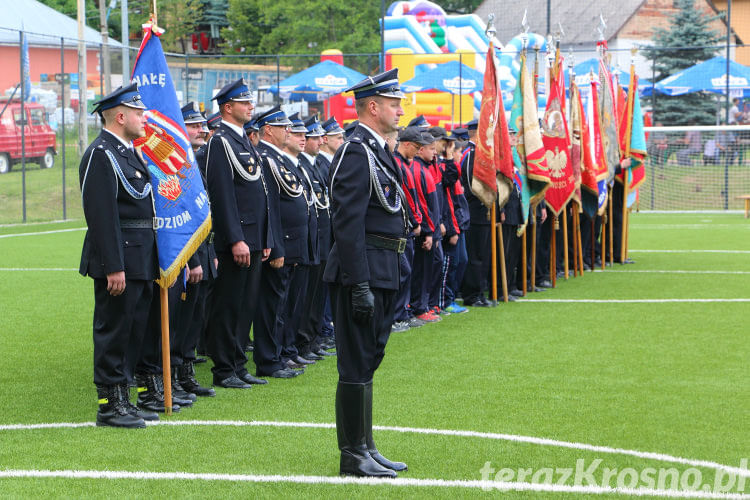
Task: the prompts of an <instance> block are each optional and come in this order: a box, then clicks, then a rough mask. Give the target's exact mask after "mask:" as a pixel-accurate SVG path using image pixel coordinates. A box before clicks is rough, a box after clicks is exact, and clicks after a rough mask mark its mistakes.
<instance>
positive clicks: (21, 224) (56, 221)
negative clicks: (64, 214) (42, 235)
mask: <svg viewBox="0 0 750 500" xmlns="http://www.w3.org/2000/svg"><path fill="white" fill-rule="evenodd" d="M77 220H79V219H65V220H63V219H58V220H48V221H40V222H14V223H11V224H0V227H18V226H41V225H42V224H62V223H64V222H76V221H77Z"/></svg>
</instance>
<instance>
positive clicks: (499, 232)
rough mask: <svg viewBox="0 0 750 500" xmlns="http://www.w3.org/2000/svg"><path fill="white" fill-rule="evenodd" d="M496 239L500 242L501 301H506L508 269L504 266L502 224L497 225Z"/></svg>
mask: <svg viewBox="0 0 750 500" xmlns="http://www.w3.org/2000/svg"><path fill="white" fill-rule="evenodd" d="M496 230H497V240H498V242H499V243H500V278H501V279H502V280H503V302H505V303H506V304H507V303H508V274H507V273H508V270H507V269H506V268H505V243H504V242H503V225H502V224H498V225H497V228H496Z"/></svg>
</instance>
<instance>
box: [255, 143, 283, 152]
mask: <svg viewBox="0 0 750 500" xmlns="http://www.w3.org/2000/svg"><path fill="white" fill-rule="evenodd" d="M260 142H262V143H263V144H265V145H266V146H268V147H269V148H271V149H273V150H274V151H276V152H277V153H278V154H280V155H283V154H284V152H283V151H282V150H280V149H279V148H277V147H276V146H275V145H274V144H271V143H270V142H268V141H264V140H261V141H260Z"/></svg>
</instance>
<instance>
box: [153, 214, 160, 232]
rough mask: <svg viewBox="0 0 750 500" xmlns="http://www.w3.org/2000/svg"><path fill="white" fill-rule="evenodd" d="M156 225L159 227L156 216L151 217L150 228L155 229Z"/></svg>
mask: <svg viewBox="0 0 750 500" xmlns="http://www.w3.org/2000/svg"><path fill="white" fill-rule="evenodd" d="M158 227H159V224H158V222H157V218H156V217H151V229H153V230H154V231H156V230H157V229H158Z"/></svg>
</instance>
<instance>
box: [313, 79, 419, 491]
mask: <svg viewBox="0 0 750 500" xmlns="http://www.w3.org/2000/svg"><path fill="white" fill-rule="evenodd" d="M349 90H350V91H353V92H354V98H355V100H356V103H355V107H356V110H357V115H358V118H359V124H358V125H357V127H356V128H355V129H354V130H353V131H352V134H351V135H350V136H349V138H348V141H347V142H345V143H344V145H343V146H341V148H340V149H339V150H338V151H337V152H336V155H335V156H334V158H333V162H332V163H331V179H330V185H331V209H332V212H331V224H332V227H333V235H334V244H333V247H332V249H331V253H330V255H329V257H328V262H327V264H326V269H325V272H324V276H323V279H324V280H325V281H327V282H329V283H331V302H332V305H333V318H334V322H335V323H336V351H337V354H338V372H339V382H338V387H337V389H336V431H337V436H338V445H339V450H340V451H341V459H340V473H341V474H348V475H357V476H379V477H395V476H396V471H397V470H405V469H406V464H404V463H401V462H391V461H390V460H388V459H386V458H385V457H383V456H382V455H381V454H380V453H379V452H378V450H377V448H376V447H375V443H374V442H373V438H372V378H373V375H374V374H375V370H377V368H378V366H379V365H380V362H381V361H382V359H383V356H384V354H385V345H386V343H387V342H388V337H389V335H390V332H391V324H392V323H393V313H394V308H395V302H396V300H395V299H396V294H397V292H398V288H399V277H400V276H399V275H400V272H399V254H400V253H403V251H404V248H405V246H406V234H407V232H408V231H409V230H410V229H409V223H408V215H407V212H406V210H407V207H406V201H405V197H404V195H403V194H402V191H401V184H402V181H401V172H400V170H399V168H398V166H397V165H396V162H395V161H394V160H393V155H392V154H391V152H390V151H389V150H388V149H386V143H385V136H386V135H387V134H389V133H392V132H394V131H396V130H397V127H398V121H399V118H400V117H401V116H403V113H404V111H403V109H402V107H401V99H402V98H403V97H404V94H403V93H402V92H401V90H400V88H399V84H398V69H393V70H390V71H387V72H385V73H382V74H379V75H376V76H372V77H368V78H366V79H365V80H363V81H362V82H360V83H358V84H357V85H355V86H354V87H352V88H350V89H349Z"/></svg>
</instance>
